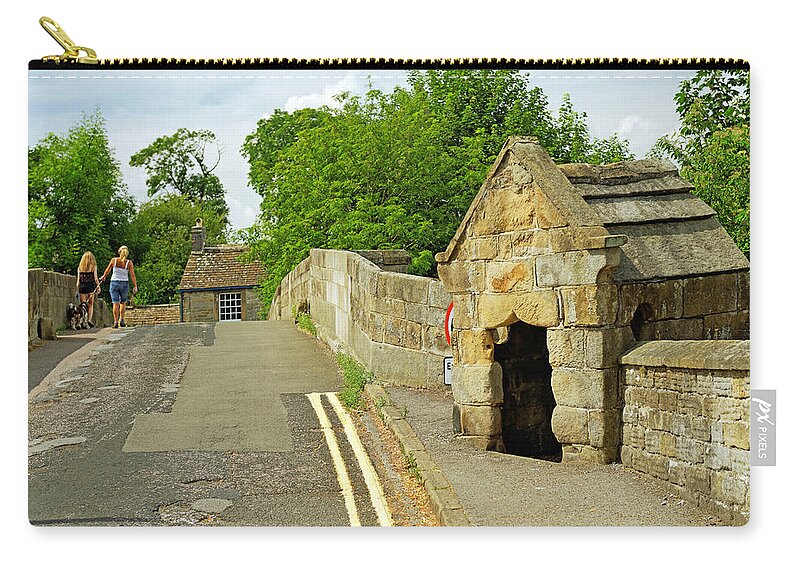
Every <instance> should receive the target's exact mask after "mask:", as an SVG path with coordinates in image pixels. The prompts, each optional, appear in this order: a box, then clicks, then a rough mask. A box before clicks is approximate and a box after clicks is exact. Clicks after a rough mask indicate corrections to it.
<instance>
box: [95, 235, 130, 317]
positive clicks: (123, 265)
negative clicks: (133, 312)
mask: <svg viewBox="0 0 800 570" xmlns="http://www.w3.org/2000/svg"><path fill="white" fill-rule="evenodd" d="M117 253H119V257H115V258H114V259H112V260H111V261H109V262H108V267H106V270H105V271H104V272H103V276H102V277H101V278H100V282H101V283H102V282H103V281H105V279H106V276H107V275H108V274H109V272H111V285H110V286H109V292H110V293H111V301H112V302H113V303H114V328H117V327H124V326H125V303H127V302H128V286H129V285H128V281H129V280H130V281H133V293H134V295H135V294H136V293H137V292H138V291H139V287H138V286H137V285H136V273H135V272H134V271H133V262H132V261H131V260H130V259H128V248H127V247H126V246H124V245H123V246H122V247H120V248H119V250H118V252H117Z"/></svg>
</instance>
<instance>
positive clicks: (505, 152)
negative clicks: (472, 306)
mask: <svg viewBox="0 0 800 570" xmlns="http://www.w3.org/2000/svg"><path fill="white" fill-rule="evenodd" d="M509 161H512V162H511V164H512V167H511V169H510V171H511V174H510V177H509V175H507V174H506V172H508V170H509V169H508V168H507V166H508V164H509ZM498 173H500V174H498ZM503 176H506V178H505V179H502V178H503ZM496 177H497V178H498V179H495V178H496ZM509 184H512V185H515V186H517V187H520V186H523V187H530V188H533V189H534V190H533V192H531V193H529V194H528V195H529V196H531V198H529V199H530V200H533V201H534V202H535V209H536V212H535V214H536V219H537V220H538V223H539V224H540V227H541V224H542V220H543V219H544V220H551V221H552V220H557V222H554V223H553V226H568V227H571V228H578V227H583V228H595V229H599V230H601V231H602V230H603V229H605V231H607V232H608V235H599V234H597V235H598V237H597V239H600V240H605V243H606V247H612V246H619V245H621V248H622V249H621V251H622V255H621V263H620V265H619V267H618V268H617V269H616V270H615V272H614V280H615V281H617V282H620V283H624V282H636V281H654V280H659V279H666V278H672V277H685V276H693V275H705V274H710V273H726V272H733V271H738V270H742V269H748V268H749V262H748V261H747V258H746V257H745V256H744V254H742V252H741V251H740V250H739V248H738V247H737V246H736V244H735V243H734V241H733V240H732V239H731V238H730V236H728V234H727V233H726V232H725V230H724V228H723V227H722V226H721V225H720V224H719V222H718V221H717V219H716V217H715V212H714V210H712V209H711V208H710V207H709V206H708V205H707V204H705V203H704V202H703V201H702V200H700V199H699V198H698V197H696V196H695V195H693V194H692V193H691V191H692V190H693V189H694V188H693V187H692V185H691V184H690V183H689V182H687V181H686V180H684V179H682V178H681V177H680V176H679V175H678V169H677V168H676V167H675V165H673V164H672V163H670V162H667V161H660V160H636V161H629V162H619V163H615V164H607V165H590V164H563V165H560V166H558V165H556V164H555V163H554V162H553V160H552V159H551V158H550V156H549V155H548V154H547V152H545V150H544V149H543V148H542V147H541V146H540V145H539V143H538V141H537V140H536V139H535V138H533V137H511V138H509V139H508V141H507V142H506V144H505V145H503V148H502V149H501V151H500V153H499V154H498V157H497V159H496V160H495V163H494V165H493V166H492V168H491V169H490V171H489V174H488V176H487V178H486V181H485V182H484V184H483V185H482V186H481V188H480V190H479V191H478V193H477V195H476V196H475V199H474V200H473V202H472V204H471V205H470V208H469V209H468V210H467V213H466V215H465V216H464V219H463V220H462V222H461V225H460V226H459V227H458V229H457V230H456V233H455V235H454V236H453V239H452V240H451V241H450V244H449V245H448V247H447V249H446V250H445V251H444V252H442V253H439V254H438V255H437V256H436V260H437V261H438V262H440V263H447V262H449V261H451V260H452V259H453V258H454V255H455V252H456V250H457V248H458V245H459V244H460V243H462V242H463V240H464V237H465V236H466V235H468V233H469V232H470V231H472V230H471V229H470V226H472V225H475V224H478V223H480V219H479V218H480V217H481V216H482V217H484V218H485V217H486V216H487V215H488V214H487V213H486V212H484V209H485V208H489V207H493V206H491V200H489V199H488V197H489V196H490V194H491V193H492V192H496V191H499V189H500V188H503V187H507V186H508V185H509ZM494 207H496V206H494ZM501 231H502V230H501ZM593 232H594V230H593ZM595 233H596V232H595ZM621 236H625V237H627V241H626V240H625V239H624V238H622V237H621Z"/></svg>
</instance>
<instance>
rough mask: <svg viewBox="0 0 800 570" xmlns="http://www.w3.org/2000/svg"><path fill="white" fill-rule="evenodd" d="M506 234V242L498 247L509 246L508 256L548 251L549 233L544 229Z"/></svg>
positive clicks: (534, 254)
mask: <svg viewBox="0 0 800 570" xmlns="http://www.w3.org/2000/svg"><path fill="white" fill-rule="evenodd" d="M506 235H508V244H506V243H503V244H502V245H501V246H500V249H501V250H503V251H505V249H506V248H507V247H510V248H511V253H510V255H508V257H514V258H516V257H534V256H537V255H542V254H545V253H552V252H551V251H550V233H549V232H547V231H545V230H538V229H533V230H522V231H518V232H513V233H511V234H506Z"/></svg>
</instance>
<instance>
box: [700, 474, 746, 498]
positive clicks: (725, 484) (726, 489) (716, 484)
mask: <svg viewBox="0 0 800 570" xmlns="http://www.w3.org/2000/svg"><path fill="white" fill-rule="evenodd" d="M749 483H750V481H749V477H746V476H744V475H741V474H737V473H734V472H733V471H715V472H713V473H711V477H710V494H711V496H712V497H714V498H715V499H717V500H719V501H722V502H723V503H736V504H738V505H745V504H747V502H748V500H747V499H748V487H749Z"/></svg>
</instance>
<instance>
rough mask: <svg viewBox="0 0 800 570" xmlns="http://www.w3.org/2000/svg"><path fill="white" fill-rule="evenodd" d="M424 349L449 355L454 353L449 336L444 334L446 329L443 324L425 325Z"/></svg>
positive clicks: (423, 329)
mask: <svg viewBox="0 0 800 570" xmlns="http://www.w3.org/2000/svg"><path fill="white" fill-rule="evenodd" d="M422 350H424V351H426V352H431V353H433V354H438V355H442V356H449V355H450V354H452V352H453V351H452V349H451V348H450V345H449V344H447V338H446V337H445V336H444V329H443V328H442V326H441V325H425V326H423V327H422Z"/></svg>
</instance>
